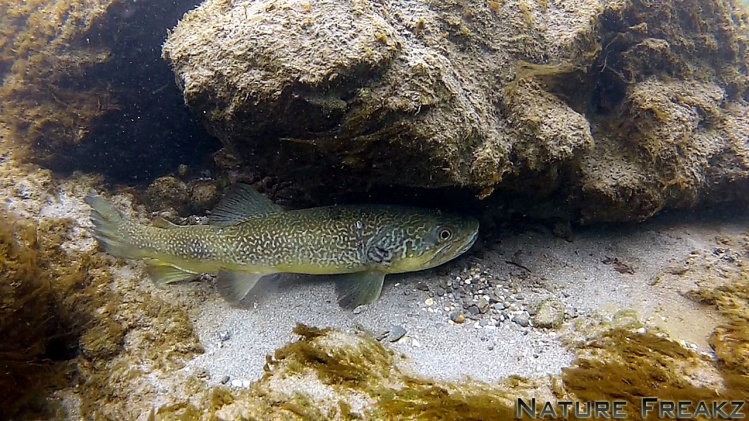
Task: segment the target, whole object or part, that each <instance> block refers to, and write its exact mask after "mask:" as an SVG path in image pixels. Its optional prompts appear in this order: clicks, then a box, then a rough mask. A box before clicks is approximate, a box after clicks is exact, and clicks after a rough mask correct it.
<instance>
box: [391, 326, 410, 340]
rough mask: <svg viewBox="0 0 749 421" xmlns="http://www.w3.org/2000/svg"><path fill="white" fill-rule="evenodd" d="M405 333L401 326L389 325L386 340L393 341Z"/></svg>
mask: <svg viewBox="0 0 749 421" xmlns="http://www.w3.org/2000/svg"><path fill="white" fill-rule="evenodd" d="M405 335H406V329H405V328H404V327H403V326H401V325H392V326H390V331H389V332H388V336H387V340H388V341H389V342H395V341H397V340H398V339H400V338H402V337H403V336H405Z"/></svg>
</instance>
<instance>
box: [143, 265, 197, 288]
mask: <svg viewBox="0 0 749 421" xmlns="http://www.w3.org/2000/svg"><path fill="white" fill-rule="evenodd" d="M146 273H147V274H148V276H149V277H150V278H151V280H153V283H154V284H156V286H158V287H161V286H164V285H166V284H171V283H172V282H179V281H186V280H188V279H192V278H194V277H196V276H197V275H198V274H197V273H195V272H188V271H186V270H182V269H179V268H176V267H174V266H171V265H163V264H150V265H148V266H146Z"/></svg>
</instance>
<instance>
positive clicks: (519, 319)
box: [512, 312, 530, 327]
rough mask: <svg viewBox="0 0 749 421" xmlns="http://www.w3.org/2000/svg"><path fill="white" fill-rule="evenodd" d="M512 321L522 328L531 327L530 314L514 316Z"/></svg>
mask: <svg viewBox="0 0 749 421" xmlns="http://www.w3.org/2000/svg"><path fill="white" fill-rule="evenodd" d="M512 321H513V322H515V323H517V324H518V325H520V326H522V327H528V326H529V325H530V316H529V315H528V313H525V312H523V313H520V314H516V315H515V316H513V318H512Z"/></svg>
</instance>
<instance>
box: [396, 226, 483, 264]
mask: <svg viewBox="0 0 749 421" xmlns="http://www.w3.org/2000/svg"><path fill="white" fill-rule="evenodd" d="M478 231H479V222H478V220H476V219H475V218H472V217H464V216H458V215H452V214H446V213H439V212H426V211H422V212H414V213H412V214H411V215H409V217H408V218H405V220H404V222H403V224H402V225H401V226H395V227H393V229H392V230H391V232H390V233H389V234H390V235H388V236H386V237H388V238H387V240H388V241H387V243H389V245H390V251H389V252H388V255H389V256H390V259H389V262H388V270H387V271H388V272H391V273H402V272H413V271H418V270H424V269H429V268H433V267H435V266H439V265H441V264H443V263H446V262H448V261H450V260H452V259H455V258H456V257H458V256H460V255H461V254H463V253H465V252H466V251H468V249H470V248H471V246H473V244H474V243H475V242H476V238H477V237H478Z"/></svg>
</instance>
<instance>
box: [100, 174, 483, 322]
mask: <svg viewBox="0 0 749 421" xmlns="http://www.w3.org/2000/svg"><path fill="white" fill-rule="evenodd" d="M86 201H87V202H88V203H89V204H90V205H91V206H92V208H93V212H92V220H93V222H94V226H95V230H94V235H95V236H96V238H97V239H98V240H99V242H100V243H101V244H102V245H103V247H104V249H105V250H106V251H107V252H109V253H110V254H112V255H114V256H117V257H124V258H135V259H143V260H145V261H146V264H147V271H148V273H149V275H150V276H151V277H152V278H153V279H154V281H155V282H156V283H158V284H165V283H170V282H174V281H179V280H184V279H189V278H192V277H195V276H196V275H197V274H200V273H216V272H218V273H219V277H218V287H219V290H220V291H221V293H222V295H224V297H226V298H227V299H229V300H230V301H238V300H240V299H241V298H243V297H244V296H245V295H246V294H247V292H249V290H250V289H251V288H252V287H253V286H254V285H255V283H256V282H257V280H258V279H259V278H260V277H262V276H264V275H269V274H274V273H302V274H314V275H338V276H339V278H341V279H339V281H340V282H339V286H341V289H340V296H339V302H340V303H341V305H342V306H344V307H354V306H356V305H360V304H368V303H371V302H373V301H374V300H376V299H377V298H378V297H379V294H380V291H381V288H382V281H383V279H384V276H385V275H386V274H390V273H402V272H411V271H417V270H422V269H428V268H431V267H434V266H437V265H440V264H442V263H445V262H447V261H449V260H451V259H453V258H455V257H457V256H459V255H460V254H462V253H464V252H465V251H466V250H468V248H470V247H471V245H473V243H474V241H475V240H476V236H477V233H478V222H477V221H476V220H475V219H473V218H463V217H458V216H453V215H447V214H442V213H439V212H436V211H430V210H426V209H420V208H409V207H398V206H382V205H375V206H331V207H320V208H311V209H300V210H292V211H283V210H282V209H280V208H279V207H278V206H276V205H275V204H273V203H272V202H270V201H269V200H268V199H266V198H265V197H264V196H262V195H260V194H259V193H257V192H255V191H254V190H252V189H251V188H249V187H248V186H242V185H240V186H238V187H237V188H235V190H234V192H233V193H231V194H230V195H228V196H227V197H226V198H225V199H224V200H223V201H222V202H221V203H220V204H219V206H218V207H217V208H216V209H215V210H214V212H213V213H212V215H211V220H210V224H209V225H192V226H176V225H171V224H168V223H164V222H161V223H159V224H158V226H144V225H140V224H136V223H134V222H131V221H127V220H125V219H124V218H123V217H122V215H121V214H120V213H119V212H118V211H117V210H116V209H114V208H113V207H112V206H111V205H110V204H109V203H107V202H106V201H104V199H102V198H100V197H98V196H88V197H87V198H86Z"/></svg>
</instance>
